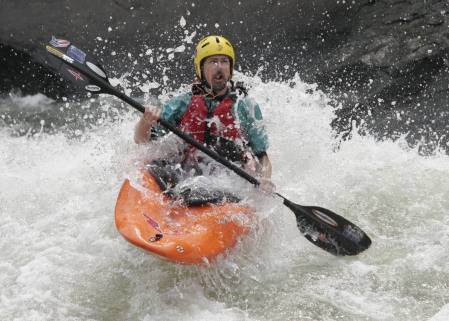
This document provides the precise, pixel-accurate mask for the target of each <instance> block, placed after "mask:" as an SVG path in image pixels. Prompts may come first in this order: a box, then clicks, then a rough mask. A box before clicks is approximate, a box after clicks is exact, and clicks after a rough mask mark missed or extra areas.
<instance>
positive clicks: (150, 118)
mask: <svg viewBox="0 0 449 321" xmlns="http://www.w3.org/2000/svg"><path fill="white" fill-rule="evenodd" d="M161 113H162V110H160V109H159V108H158V107H156V106H153V105H146V106H145V113H144V114H143V116H142V118H143V119H144V121H145V122H146V123H147V124H148V125H151V126H153V127H156V126H157V121H158V119H159V118H160V117H161Z"/></svg>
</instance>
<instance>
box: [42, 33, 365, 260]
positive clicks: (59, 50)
mask: <svg viewBox="0 0 449 321" xmlns="http://www.w3.org/2000/svg"><path fill="white" fill-rule="evenodd" d="M46 50H47V52H48V53H49V54H50V55H49V56H48V58H49V62H50V64H51V65H52V67H53V68H54V69H56V70H57V71H59V72H60V73H61V74H62V75H63V76H65V77H66V78H67V79H69V80H70V81H72V82H74V83H75V84H77V85H78V86H80V87H82V88H84V89H85V90H87V91H88V92H91V93H93V94H99V93H106V94H110V95H114V96H116V97H117V98H119V99H121V100H123V101H125V102H126V103H128V104H129V105H131V106H132V107H134V108H135V109H137V110H139V111H140V112H142V113H143V112H145V108H144V107H143V106H142V105H140V104H139V103H138V102H136V101H135V100H133V99H132V98H130V97H128V96H127V95H125V94H123V93H122V92H120V91H118V90H117V89H115V88H114V87H113V86H112V85H111V84H110V82H109V80H108V77H107V76H106V72H105V70H104V69H103V67H101V66H100V64H99V63H98V62H97V61H96V59H95V58H94V57H92V56H91V55H89V54H87V53H85V52H83V51H81V50H80V49H78V48H77V47H75V46H74V45H73V44H71V43H70V42H69V41H66V40H62V39H56V38H55V37H52V40H51V41H50V44H49V45H47V46H46ZM159 123H160V124H161V125H162V126H164V127H165V128H167V129H168V130H170V131H171V132H173V133H174V134H176V135H177V136H179V137H180V138H182V139H183V140H185V141H186V142H188V143H189V144H191V145H193V146H194V147H196V148H198V149H199V150H201V151H202V152H204V153H205V154H207V155H208V156H210V157H211V158H212V159H214V160H216V161H217V162H219V163H220V164H222V165H224V166H226V167H227V168H229V169H231V170H232V171H234V172H235V173H236V174H238V175H239V176H241V177H242V178H244V179H246V180H247V181H248V182H250V183H251V184H253V185H255V186H259V185H260V182H259V181H258V180H257V179H256V178H254V177H253V176H251V175H249V174H248V173H246V172H245V171H244V170H242V169H241V168H240V167H238V166H236V165H234V164H233V163H231V162H230V161H228V160H227V159H225V158H224V157H222V156H220V155H218V154H217V153H216V152H215V151H213V150H210V149H208V148H207V147H205V146H204V145H203V144H201V143H200V142H198V141H196V140H195V139H193V138H192V137H191V136H190V135H188V134H186V133H184V132H183V131H181V130H179V129H178V128H176V127H174V126H172V125H171V124H169V123H167V122H166V121H164V120H163V119H159ZM275 194H276V195H278V196H279V197H281V198H282V199H283V200H284V205H285V206H287V207H288V208H289V209H290V210H292V212H293V213H294V214H295V216H296V223H297V226H298V228H299V230H300V231H301V233H302V234H303V235H304V236H305V237H306V238H307V239H308V240H309V241H310V242H312V243H313V244H315V245H316V246H319V247H320V248H322V249H324V250H326V251H327V252H329V253H332V254H334V255H340V256H343V255H356V254H359V253H360V252H363V251H364V250H366V249H368V248H369V246H370V245H371V239H370V238H369V237H368V235H366V234H365V233H364V232H363V231H362V230H361V229H360V228H359V227H357V226H356V225H354V224H353V223H351V222H350V221H348V220H346V219H345V218H343V217H341V216H340V215H338V214H335V213H334V212H332V211H330V210H328V209H325V208H322V207H317V206H302V205H298V204H295V203H293V202H291V201H289V200H288V199H287V198H285V197H284V196H282V195H281V194H279V193H275Z"/></svg>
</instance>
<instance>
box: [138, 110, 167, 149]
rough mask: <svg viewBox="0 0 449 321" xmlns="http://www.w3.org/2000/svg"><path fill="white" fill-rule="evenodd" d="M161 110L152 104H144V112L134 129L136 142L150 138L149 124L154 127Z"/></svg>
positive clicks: (139, 142)
mask: <svg viewBox="0 0 449 321" xmlns="http://www.w3.org/2000/svg"><path fill="white" fill-rule="evenodd" d="M161 113H162V111H161V110H160V109H159V108H158V107H156V106H153V105H146V106H145V113H144V114H143V115H142V117H141V118H140V120H139V122H138V123H137V125H136V128H135V129H134V141H135V142H136V143H137V144H141V143H147V142H149V141H150V139H151V126H153V127H156V126H157V121H158V119H159V118H160V117H161Z"/></svg>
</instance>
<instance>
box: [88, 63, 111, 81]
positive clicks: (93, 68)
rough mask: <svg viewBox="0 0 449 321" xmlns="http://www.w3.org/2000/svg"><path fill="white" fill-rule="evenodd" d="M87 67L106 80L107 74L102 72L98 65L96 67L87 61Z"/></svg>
mask: <svg viewBox="0 0 449 321" xmlns="http://www.w3.org/2000/svg"><path fill="white" fill-rule="evenodd" d="M86 65H87V66H88V67H89V68H90V69H92V70H93V71H94V72H95V73H96V74H97V75H99V76H100V77H103V78H106V74H105V73H104V72H103V70H101V69H100V68H99V67H97V66H96V65H94V64H93V63H91V62H89V61H86Z"/></svg>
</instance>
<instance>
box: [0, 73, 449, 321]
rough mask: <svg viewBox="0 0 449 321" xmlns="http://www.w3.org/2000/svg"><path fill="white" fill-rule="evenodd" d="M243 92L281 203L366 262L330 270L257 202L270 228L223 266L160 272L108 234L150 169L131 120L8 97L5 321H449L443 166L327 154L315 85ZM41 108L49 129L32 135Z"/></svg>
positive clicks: (362, 140)
mask: <svg viewBox="0 0 449 321" xmlns="http://www.w3.org/2000/svg"><path fill="white" fill-rule="evenodd" d="M237 78H239V79H241V80H244V81H245V82H246V83H247V84H249V85H251V86H252V87H253V88H252V89H251V90H250V96H252V97H254V98H255V99H256V100H257V102H258V103H259V104H260V106H261V108H262V111H263V114H264V117H265V119H266V122H267V127H268V131H269V134H270V141H271V148H270V150H269V155H270V158H271V160H272V163H273V168H274V170H273V181H274V182H275V184H276V185H277V187H278V191H279V192H280V193H281V194H283V195H285V196H286V197H288V198H289V199H290V200H292V201H294V202H296V203H298V204H302V205H318V206H322V207H326V208H329V209H331V210H332V211H334V212H336V213H338V214H340V215H342V216H344V217H345V218H347V219H349V220H350V221H352V222H354V223H355V224H357V225H358V226H359V227H361V228H362V229H363V230H364V231H365V232H367V234H368V235H369V236H370V237H371V239H372V241H373V245H372V246H371V248H370V249H369V250H367V251H366V252H364V253H362V254H360V255H358V256H356V257H344V258H337V257H334V256H332V255H330V254H328V253H327V252H324V251H323V250H321V249H320V248H318V247H316V246H314V245H312V244H311V243H309V242H308V241H307V240H306V239H305V238H304V237H302V236H301V235H300V234H299V231H298V229H297V228H296V222H295V218H294V215H293V214H292V213H291V212H290V211H289V210H288V209H287V208H285V207H283V206H282V205H281V204H280V202H279V200H276V199H270V198H269V197H265V200H264V196H260V195H258V196H255V197H256V198H259V200H260V199H262V200H263V202H261V203H263V204H262V205H260V207H259V211H260V213H259V214H260V215H261V217H265V219H264V220H263V222H262V223H261V226H260V228H259V230H258V231H254V232H253V233H250V234H249V235H248V236H247V237H246V238H244V239H243V240H242V242H240V243H239V244H238V245H237V247H236V249H235V250H234V251H233V253H232V254H231V255H230V257H229V258H228V259H227V260H225V261H224V262H222V263H221V264H219V265H217V266H212V267H192V266H179V265H175V264H172V263H167V262H163V261H160V260H157V259H155V258H153V257H150V256H148V255H146V254H144V253H143V252H141V251H140V250H138V249H137V248H136V247H134V246H132V245H131V244H129V243H127V242H126V241H125V240H124V239H123V238H122V237H121V236H120V235H119V234H118V232H117V230H116V228H115V223H114V207H115V201H116V198H117V195H118V192H119V189H120V187H121V184H122V183H123V180H124V178H126V177H129V176H133V175H135V174H134V173H135V172H136V171H137V169H138V167H139V166H140V165H141V161H142V158H144V156H145V154H146V150H145V149H144V148H142V147H137V146H135V145H134V143H133V141H132V135H133V127H134V124H135V122H136V121H137V119H138V116H139V115H138V113H136V112H134V111H132V110H131V109H129V110H128V109H123V108H122V107H121V106H120V104H119V103H118V102H117V100H114V99H110V98H105V97H102V98H100V101H101V103H98V102H87V103H83V104H81V105H79V106H77V105H76V104H75V105H72V106H67V104H59V103H52V102H51V101H48V100H46V99H42V97H41V96H39V97H37V98H36V97H35V98H30V97H25V98H24V99H23V100H21V99H17V97H16V98H15V100H14V101H11V98H4V99H3V100H1V101H0V117H1V116H3V117H2V118H1V119H3V121H4V122H3V123H1V122H0V124H2V127H1V128H0V138H1V142H2V143H1V153H0V288H1V291H0V316H1V319H2V320H144V321H149V320H226V321H228V320H231V321H234V320H236V321H237V320H249V321H253V320H267V321H268V320H354V321H355V320H357V321H358V320H407V321H408V320H432V321H440V320H447V319H448V318H449V309H448V300H449V291H448V287H449V284H448V280H449V266H448V263H447V262H448V261H449V251H448V246H449V215H448V211H449V201H448V195H449V184H447V177H448V174H449V158H448V157H447V156H445V155H440V156H434V157H422V156H419V155H418V154H417V152H416V151H414V150H409V149H407V148H406V145H405V144H402V143H401V142H400V141H399V142H394V143H393V142H389V141H387V142H382V143H379V142H375V141H374V139H372V138H371V137H357V136H356V137H354V139H352V140H351V141H347V142H343V143H342V144H341V146H340V149H337V148H336V147H337V146H338V145H339V144H338V141H337V139H336V138H335V137H334V133H333V132H332V130H331V128H330V126H329V123H330V121H331V120H332V118H333V114H332V108H331V107H329V106H328V104H327V99H326V97H325V96H323V95H322V94H320V93H319V92H316V91H314V90H313V89H314V88H313V86H310V85H306V84H304V83H302V82H301V80H300V79H293V80H292V82H295V84H294V85H292V84H290V82H289V83H269V84H266V83H262V82H261V81H260V80H259V79H257V78H249V77H245V76H243V75H241V74H237ZM306 92H308V93H306ZM165 98H166V97H162V99H165ZM30 100H31V102H29V101H30ZM25 101H26V102H27V103H28V105H27V106H25V103H24V102H25ZM20 102H22V103H23V105H20V104H19V103H20ZM40 104H44V105H45V106H44V107H45V108H44V109H45V111H46V113H45V114H38V115H40V116H39V117H43V119H41V120H44V124H43V125H42V123H41V121H40V120H39V119H34V120H32V121H30V120H29V114H30V113H33V112H34V113H36V105H40ZM49 108H50V110H52V109H51V108H53V111H54V113H53V116H54V115H56V116H54V117H55V119H49V118H48V117H50V116H48V115H49V112H48V110H49ZM98 110H99V112H98ZM66 114H67V115H70V117H72V118H73V117H75V116H76V117H80V118H81V119H84V120H85V122H84V123H80V124H79V126H82V127H81V128H78V129H77V130H78V131H76V130H75V129H74V128H73V126H74V123H73V122H72V121H71V122H67V124H64V117H65V116H64V115H66ZM8 115H9V117H10V118H8ZM89 115H92V117H90V116H89ZM11 118H14V120H15V121H14V122H13V121H11V120H10V119H11ZM72 118H70V119H72ZM8 119H9V120H8ZM89 119H90V120H89ZM24 123H26V124H25V125H23V124H24ZM52 123H53V124H57V125H54V126H53V127H52V126H51V124H52ZM20 124H22V125H23V126H22V127H20V126H19V125H20ZM33 126H34V127H33ZM42 126H43V128H42V130H41V127H42ZM19 127H20V128H23V130H22V131H21V132H20V133H19V131H18V129H17V128H19ZM28 127H30V129H28ZM32 128H34V129H32ZM236 180H238V178H236ZM236 184H237V185H238V184H241V183H236Z"/></svg>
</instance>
